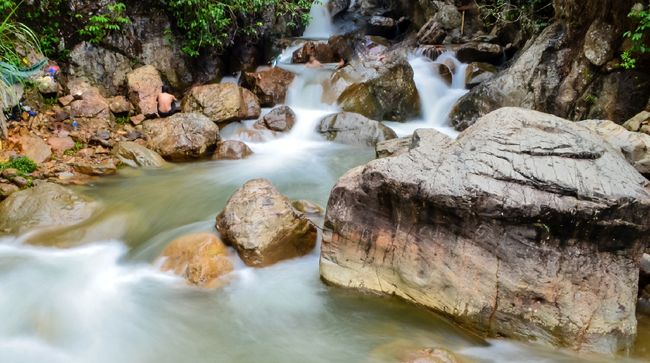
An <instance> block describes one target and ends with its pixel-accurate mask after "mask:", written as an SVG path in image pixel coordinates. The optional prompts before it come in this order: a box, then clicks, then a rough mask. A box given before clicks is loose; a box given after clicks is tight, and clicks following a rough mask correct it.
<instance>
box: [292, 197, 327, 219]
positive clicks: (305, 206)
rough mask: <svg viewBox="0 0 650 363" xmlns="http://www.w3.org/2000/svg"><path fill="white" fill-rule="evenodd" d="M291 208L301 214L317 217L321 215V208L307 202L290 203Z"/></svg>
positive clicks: (302, 200)
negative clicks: (315, 215)
mask: <svg viewBox="0 0 650 363" xmlns="http://www.w3.org/2000/svg"><path fill="white" fill-rule="evenodd" d="M291 206H292V207H293V208H294V209H295V210H297V211H298V212H301V213H305V214H317V215H320V214H323V208H322V207H321V206H320V205H318V204H316V203H314V202H310V201H308V200H304V199H301V200H294V201H292V202H291Z"/></svg>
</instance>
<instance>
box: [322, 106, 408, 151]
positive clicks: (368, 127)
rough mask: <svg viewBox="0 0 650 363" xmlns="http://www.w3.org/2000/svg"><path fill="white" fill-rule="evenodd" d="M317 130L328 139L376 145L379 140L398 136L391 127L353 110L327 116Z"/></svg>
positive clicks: (353, 143)
mask: <svg viewBox="0 0 650 363" xmlns="http://www.w3.org/2000/svg"><path fill="white" fill-rule="evenodd" d="M317 131H318V132H319V133H320V134H322V135H323V136H325V137H326V138H327V139H328V140H332V141H336V142H339V143H343V144H351V145H367V146H375V145H376V144H377V142H379V141H384V140H390V139H394V138H396V137H397V135H396V134H395V131H393V130H392V129H391V128H389V127H387V126H384V125H383V124H381V123H380V122H378V121H375V120H370V119H368V118H366V117H364V116H363V115H359V114H357V113H352V112H339V113H336V114H333V115H329V116H327V117H325V118H324V119H322V120H321V122H320V125H319V127H318V130H317Z"/></svg>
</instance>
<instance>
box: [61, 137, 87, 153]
mask: <svg viewBox="0 0 650 363" xmlns="http://www.w3.org/2000/svg"><path fill="white" fill-rule="evenodd" d="M83 148H84V144H83V143H81V142H79V141H75V142H74V146H73V147H71V148H70V149H68V150H66V151H64V152H63V155H67V156H72V155H74V154H76V153H77V151H79V150H81V149H83Z"/></svg>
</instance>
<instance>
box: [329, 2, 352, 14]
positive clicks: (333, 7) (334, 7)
mask: <svg viewBox="0 0 650 363" xmlns="http://www.w3.org/2000/svg"><path fill="white" fill-rule="evenodd" d="M348 7H350V0H330V1H328V2H327V9H328V10H329V12H330V15H331V16H332V17H335V16H337V15H339V14H340V13H342V12H344V11H346V10H348Z"/></svg>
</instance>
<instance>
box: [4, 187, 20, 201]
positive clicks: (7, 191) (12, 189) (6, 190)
mask: <svg viewBox="0 0 650 363" xmlns="http://www.w3.org/2000/svg"><path fill="white" fill-rule="evenodd" d="M18 191H20V188H18V187H17V186H15V185H13V184H7V183H0V201H3V200H5V199H6V198H7V197H8V196H10V195H12V194H13V193H16V192H18Z"/></svg>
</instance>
